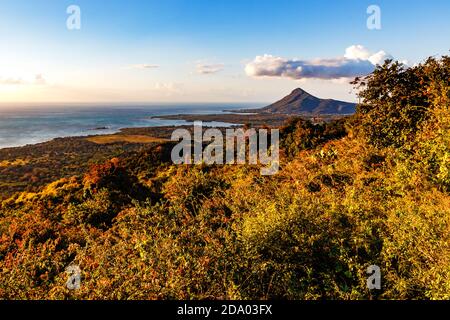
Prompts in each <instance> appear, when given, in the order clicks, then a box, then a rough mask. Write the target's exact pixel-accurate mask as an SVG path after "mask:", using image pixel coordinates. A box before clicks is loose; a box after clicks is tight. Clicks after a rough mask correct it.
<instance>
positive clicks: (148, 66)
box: [127, 63, 159, 69]
mask: <svg viewBox="0 0 450 320" xmlns="http://www.w3.org/2000/svg"><path fill="white" fill-rule="evenodd" d="M127 68H128V69H156V68H159V65H157V64H149V63H141V64H133V65H131V66H128V67H127Z"/></svg>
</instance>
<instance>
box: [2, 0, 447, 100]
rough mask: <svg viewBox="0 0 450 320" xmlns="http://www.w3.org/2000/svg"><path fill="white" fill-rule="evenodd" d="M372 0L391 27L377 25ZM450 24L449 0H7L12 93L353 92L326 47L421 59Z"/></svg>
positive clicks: (6, 80) (441, 48) (173, 96)
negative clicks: (75, 13) (72, 22)
mask: <svg viewBox="0 0 450 320" xmlns="http://www.w3.org/2000/svg"><path fill="white" fill-rule="evenodd" d="M72 4H74V5H78V6H79V7H80V9H81V29H80V30H72V31H69V30H67V28H66V20H67V18H68V14H67V13H66V8H67V7H68V6H69V5H72ZM371 4H375V5H378V6H379V7H380V9H381V25H382V28H381V30H369V29H368V28H367V27H366V20H367V18H368V14H367V13H366V9H367V7H368V6H369V5H371ZM449 34H450V1H448V0H431V1H419V0H415V1H414V0H411V1H404V0H390V1H379V0H372V1H364V0H360V1H356V0H345V1H343V0H342V1H294V0H291V1H285V0H282V1H268V0H259V1H253V0H242V1H233V0H228V1H227V0H214V1H211V0H164V1H163V0H159V1H151V0H146V1H144V0H142V1H141V0H129V1H119V0H113V1H111V0H109V1H106V0H71V1H63V0H59V1H58V0H0V39H2V41H1V44H0V45H1V48H0V49H1V50H0V101H2V102H8V101H12V102H20V101H23V102H40V101H55V102H56V101H58V102H64V101H70V102H72V101H85V102H98V101H100V102H101V101H104V102H107V101H113V102H127V101H140V102H158V101H171V102H172V101H173V102H176V101H184V102H194V101H195V102H197V101H198V102H209V101H211V102H213V101H214V102H219V101H220V102H225V101H230V102H232V101H272V100H273V99H276V98H279V97H281V96H283V95H285V94H287V93H289V91H291V90H292V89H294V88H295V87H299V86H300V87H303V88H305V89H306V90H309V91H311V93H314V94H316V95H318V96H321V97H330V98H339V99H345V100H353V99H354V92H350V91H351V87H350V86H349V85H348V81H346V79H345V78H336V76H334V75H332V76H330V72H331V71H330V70H329V69H327V68H325V71H324V70H323V68H324V65H323V64H324V63H325V61H322V60H321V59H335V60H333V62H332V63H334V64H339V68H341V67H342V65H341V64H345V67H346V68H347V69H348V68H349V67H351V68H360V69H359V70H362V69H361V68H362V63H361V64H360V63H359V62H358V65H357V66H355V64H354V61H355V60H353V58H352V60H351V61H347V60H346V61H341V60H339V59H341V58H342V57H344V54H345V53H346V48H349V47H350V46H352V45H358V47H357V48H359V49H358V50H360V51H361V50H363V52H362V53H361V55H360V53H357V56H358V57H363V58H362V59H363V60H364V61H365V62H367V61H368V59H369V53H368V52H370V54H376V53H377V52H380V51H384V53H386V56H392V57H394V58H396V59H399V60H406V61H407V62H408V64H414V63H416V62H420V61H421V60H423V59H424V58H426V57H428V56H430V55H442V54H448V52H449V49H450V37H449ZM362 47H363V48H362ZM354 48H356V47H354ZM358 52H359V51H358ZM366 53H367V54H366ZM264 55H268V56H264ZM269 55H270V56H269ZM258 56H259V57H264V58H260V59H257V57H258ZM354 59H356V58H354ZM366 60H367V61H366ZM372 60H373V59H372ZM372 60H371V61H372ZM326 63H329V62H326ZM366 64H367V65H368V66H369V67H370V66H371V65H370V64H368V63H366ZM249 65H250V67H247V66H249ZM292 65H294V67H295V68H296V69H293V67H292ZM310 65H314V68H312V69H311V72H310V73H311V75H310V76H307V77H305V70H306V69H308V68H309V67H310ZM145 66H147V68H146V67H145ZM150 66H152V67H150ZM274 66H276V69H277V70H275V71H274V70H273V67H274ZM318 66H319V67H320V68H319V67H318ZM325 67H328V66H325ZM366 67H367V66H366ZM300 69H302V70H303V71H299V70H300ZM352 70H353V69H352ZM364 70H366V69H364ZM334 71H335V70H333V74H334ZM316 73H317V74H320V75H319V76H317V78H316ZM351 74H352V73H350V75H351Z"/></svg>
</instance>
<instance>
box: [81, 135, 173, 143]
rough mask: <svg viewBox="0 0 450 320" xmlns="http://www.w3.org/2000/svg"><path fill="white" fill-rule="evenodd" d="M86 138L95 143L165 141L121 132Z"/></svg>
mask: <svg viewBox="0 0 450 320" xmlns="http://www.w3.org/2000/svg"><path fill="white" fill-rule="evenodd" d="M86 139H87V140H88V141H91V142H94V143H97V144H108V143H115V142H130V143H154V142H163V141H165V139H161V138H155V137H150V136H144V135H122V134H111V135H102V136H94V137H89V138H86Z"/></svg>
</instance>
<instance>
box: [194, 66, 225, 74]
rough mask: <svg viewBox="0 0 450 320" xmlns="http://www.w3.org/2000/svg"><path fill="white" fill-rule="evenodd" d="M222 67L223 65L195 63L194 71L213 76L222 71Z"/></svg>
mask: <svg viewBox="0 0 450 320" xmlns="http://www.w3.org/2000/svg"><path fill="white" fill-rule="evenodd" d="M224 66H225V65H224V64H223V63H216V64H208V63H197V66H196V69H197V73H198V74H213V73H217V72H220V71H222V70H223V68H224Z"/></svg>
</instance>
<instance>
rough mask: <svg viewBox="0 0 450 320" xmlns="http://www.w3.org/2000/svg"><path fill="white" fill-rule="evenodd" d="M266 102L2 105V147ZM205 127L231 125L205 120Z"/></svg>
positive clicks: (172, 122) (160, 123) (150, 124)
mask: <svg viewBox="0 0 450 320" xmlns="http://www.w3.org/2000/svg"><path fill="white" fill-rule="evenodd" d="M262 106H264V104H263V103H176V104H175V103H174V104H146V105H144V104H128V105H126V104H77V105H75V104H67V105H56V104H51V105H50V104H49V105H20V106H19V105H11V106H9V107H8V106H2V107H0V149H3V148H12V147H21V146H25V145H29V144H36V143H42V142H46V141H50V140H53V139H55V138H64V137H76V136H89V135H100V134H113V133H116V132H119V131H120V129H123V128H136V127H158V126H180V125H186V124H191V122H189V121H185V120H165V119H157V118H152V117H157V116H163V115H172V114H220V113H228V112H227V111H224V110H239V109H251V108H258V107H262ZM204 125H205V126H230V125H232V124H230V123H225V122H204Z"/></svg>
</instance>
